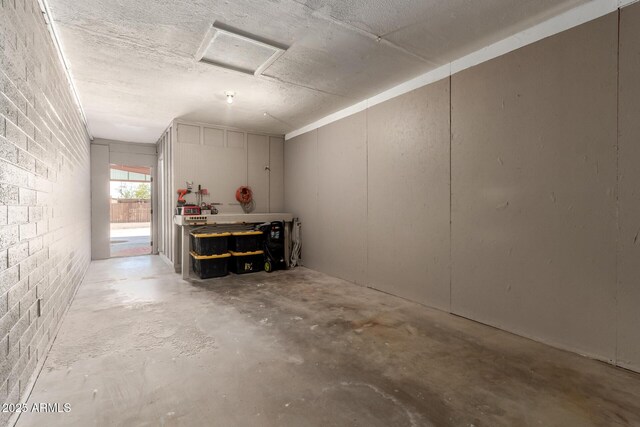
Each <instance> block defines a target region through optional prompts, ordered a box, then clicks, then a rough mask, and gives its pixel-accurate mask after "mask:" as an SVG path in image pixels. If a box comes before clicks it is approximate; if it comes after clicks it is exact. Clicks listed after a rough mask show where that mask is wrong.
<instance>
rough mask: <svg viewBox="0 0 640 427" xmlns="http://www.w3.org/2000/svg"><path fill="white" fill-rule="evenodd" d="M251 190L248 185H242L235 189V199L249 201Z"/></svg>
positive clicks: (243, 201) (251, 194) (242, 201)
mask: <svg viewBox="0 0 640 427" xmlns="http://www.w3.org/2000/svg"><path fill="white" fill-rule="evenodd" d="M252 199H253V192H252V191H251V189H250V188H249V187H245V186H242V187H240V188H238V189H237V190H236V200H237V201H238V202H240V203H251V200H252Z"/></svg>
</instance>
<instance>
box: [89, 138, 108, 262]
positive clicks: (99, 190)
mask: <svg viewBox="0 0 640 427" xmlns="http://www.w3.org/2000/svg"><path fill="white" fill-rule="evenodd" d="M109 174H110V170H109V146H108V145H99V144H91V259H106V258H109V257H110V256H111V248H110V246H109V244H110V241H111V239H110V231H109V221H110V218H109V212H110V211H109V197H110V196H109V191H110V190H109V179H110V175H109Z"/></svg>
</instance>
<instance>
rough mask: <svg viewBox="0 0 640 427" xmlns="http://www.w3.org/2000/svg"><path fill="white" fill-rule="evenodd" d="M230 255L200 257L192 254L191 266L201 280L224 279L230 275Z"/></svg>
mask: <svg viewBox="0 0 640 427" xmlns="http://www.w3.org/2000/svg"><path fill="white" fill-rule="evenodd" d="M230 259H231V254H230V253H228V252H227V253H225V254H221V255H198V254H197V253H195V252H193V251H192V252H191V265H192V267H193V271H195V273H196V274H197V275H198V277H200V278H201V279H210V278H212V277H222V276H226V275H227V274H229V260H230Z"/></svg>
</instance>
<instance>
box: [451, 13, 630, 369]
mask: <svg viewBox="0 0 640 427" xmlns="http://www.w3.org/2000/svg"><path fill="white" fill-rule="evenodd" d="M616 51H617V15H616V14H610V15H607V16H605V17H603V18H600V19H598V20H595V21H592V22H589V23H587V24H585V25H582V26H579V27H576V28H574V29H572V30H569V31H566V32H564V33H561V34H559V35H556V36H554V37H551V38H548V39H545V40H542V41H540V42H538V43H535V44H533V45H529V46H527V47H524V48H522V49H520V50H517V51H515V52H512V53H509V54H507V55H505V56H502V57H500V58H497V59H494V60H492V61H489V62H486V63H484V64H481V65H479V66H476V67H474V68H471V69H469V70H466V71H463V72H461V73H459V74H456V75H454V76H453V77H452V231H453V232H452V245H453V247H452V254H453V265H452V270H453V276H452V289H451V292H452V310H453V312H454V313H457V314H460V315H462V316H465V317H468V318H471V319H476V320H479V321H481V322H484V323H488V324H491V325H494V326H497V327H499V328H501V329H506V330H509V331H513V332H516V333H519V334H521V335H525V336H530V337H534V338H536V339H539V340H542V341H545V342H549V343H552V344H554V345H557V346H560V347H564V348H570V349H573V350H577V351H579V352H581V353H583V354H590V355H595V356H597V357H601V358H606V359H609V360H613V358H614V356H615V354H614V353H615V351H614V350H615V336H616V333H615V310H616V309H615V281H616V279H615V277H616V259H615V253H616V202H615V199H616V194H615V186H616V61H617V58H616Z"/></svg>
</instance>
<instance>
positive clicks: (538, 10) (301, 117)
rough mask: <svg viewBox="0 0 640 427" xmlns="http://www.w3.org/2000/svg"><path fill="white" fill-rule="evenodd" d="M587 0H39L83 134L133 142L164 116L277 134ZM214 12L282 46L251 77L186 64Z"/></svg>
mask: <svg viewBox="0 0 640 427" xmlns="http://www.w3.org/2000/svg"><path fill="white" fill-rule="evenodd" d="M587 2H588V0H527V1H522V0H482V1H478V0H379V1H372V0H343V1H340V0H307V1H303V0H226V1H222V0H220V1H216V0H136V1H131V0H83V1H77V0H48V3H49V7H50V9H51V13H52V17H53V19H54V21H55V23H56V28H57V30H58V33H59V36H60V39H61V42H62V48H63V52H64V54H65V57H66V58H67V61H68V63H69V66H70V69H71V73H72V76H73V79H74V81H75V84H76V87H77V89H78V93H79V97H80V101H81V103H82V106H83V108H84V109H85V112H86V115H87V119H88V122H89V127H90V128H91V131H92V133H93V134H94V136H95V137H99V138H108V139H116V140H125V141H133V142H155V141H156V140H157V139H158V138H159V136H160V134H161V133H162V131H163V130H164V129H165V128H166V126H167V125H168V124H169V122H170V121H171V120H172V119H173V118H176V117H179V118H184V119H189V120H197V121H204V122H211V123H217V124H221V125H227V126H234V127H240V128H245V129H251V130H256V131H263V132H269V133H279V134H284V133H286V132H289V131H292V130H294V129H297V128H299V127H302V126H304V125H306V124H308V123H310V122H312V121H314V120H317V119H319V118H321V117H323V116H325V115H327V114H330V113H332V112H334V111H337V110H340V109H342V108H344V107H347V106H349V105H351V104H353V103H355V102H358V101H360V100H362V99H365V98H367V97H370V96H372V95H374V94H377V93H379V92H381V91H383V90H385V89H388V88H390V87H392V86H394V85H396V84H398V83H401V82H403V81H405V80H408V79H410V78H413V77H416V76H417V75H420V74H423V73H425V72H427V71H430V70H432V69H434V68H436V67H438V66H439V65H442V64H445V63H447V62H449V61H451V60H453V59H456V58H458V57H460V56H463V55H465V54H467V53H470V52H473V51H475V50H477V49H479V48H481V47H483V46H486V45H488V44H491V43H493V42H495V41H498V40H500V39H502V38H504V37H506V36H509V35H511V34H515V33H517V32H519V31H521V30H523V29H525V28H528V27H530V26H532V25H535V24H537V23H539V22H542V21H544V20H546V19H548V18H550V17H552V16H554V15H557V14H558V13H561V12H563V11H565V10H568V9H571V8H573V7H575V6H577V5H580V4H583V3H587ZM214 21H217V22H220V23H223V24H225V25H227V26H231V27H235V28H237V29H239V30H241V31H244V32H246V33H250V34H253V35H255V36H257V37H259V38H262V39H266V40H270V41H272V42H274V43H276V44H278V45H285V46H289V49H288V50H287V52H285V54H284V55H282V56H281V57H280V58H279V59H278V60H277V61H276V62H274V63H273V64H272V65H271V66H269V67H268V68H267V69H266V70H265V71H264V74H263V75H261V76H251V75H246V74H241V73H238V72H234V71H230V70H224V69H220V68H216V67H214V66H211V65H208V64H205V63H202V62H198V61H197V60H196V58H195V55H196V52H197V51H198V48H199V47H200V44H201V43H202V41H203V39H204V37H205V35H206V34H207V31H208V30H209V28H210V26H211V25H212V24H213V22H214ZM227 90H232V91H234V92H236V97H235V102H234V103H233V104H232V105H228V104H227V103H226V102H225V95H224V92H225V91H227ZM265 112H267V113H268V114H266V115H265V114H264V113H265Z"/></svg>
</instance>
